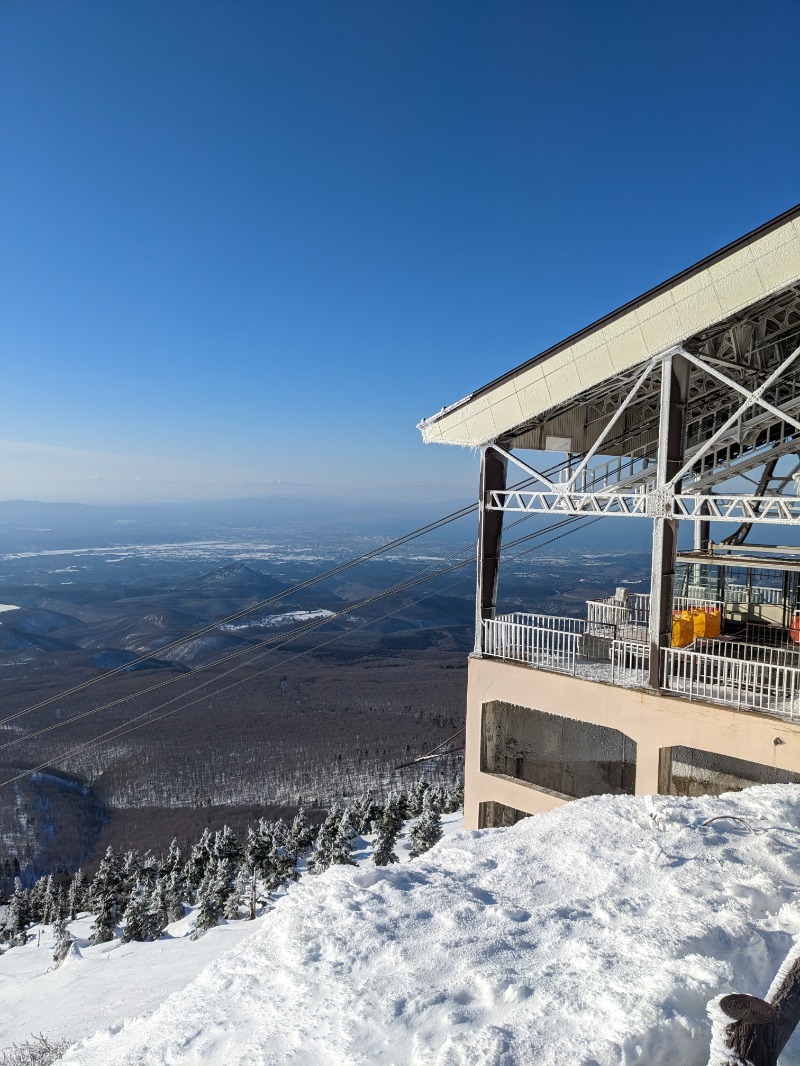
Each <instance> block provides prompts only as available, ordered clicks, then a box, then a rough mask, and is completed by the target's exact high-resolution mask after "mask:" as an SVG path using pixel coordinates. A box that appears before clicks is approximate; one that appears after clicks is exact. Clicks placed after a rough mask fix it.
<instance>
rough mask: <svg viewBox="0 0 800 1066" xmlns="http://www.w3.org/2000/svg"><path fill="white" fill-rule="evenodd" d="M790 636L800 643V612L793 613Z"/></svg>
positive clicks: (796, 642)
mask: <svg viewBox="0 0 800 1066" xmlns="http://www.w3.org/2000/svg"><path fill="white" fill-rule="evenodd" d="M789 636H790V637H791V638H792V640H793V641H794V642H795V644H800V614H795V615H792V625H791V627H790V629H789Z"/></svg>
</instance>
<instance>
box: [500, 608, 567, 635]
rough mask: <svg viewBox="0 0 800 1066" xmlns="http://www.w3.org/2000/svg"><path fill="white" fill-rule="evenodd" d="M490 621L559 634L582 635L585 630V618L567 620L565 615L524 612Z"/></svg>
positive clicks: (513, 613) (505, 615)
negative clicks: (533, 627) (554, 631)
mask: <svg viewBox="0 0 800 1066" xmlns="http://www.w3.org/2000/svg"><path fill="white" fill-rule="evenodd" d="M492 621H495V622H512V623H513V624H515V625H524V626H535V627H536V628H537V629H552V630H556V631H557V632H560V633H583V631H584V630H585V629H586V619H585V618H568V617H566V615H557V614H526V613H525V612H524V611H513V612H512V613H511V614H499V615H498V616H497V618H495V619H492Z"/></svg>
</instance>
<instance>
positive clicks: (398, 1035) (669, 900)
mask: <svg viewBox="0 0 800 1066" xmlns="http://www.w3.org/2000/svg"><path fill="white" fill-rule="evenodd" d="M731 815H735V816H737V817H739V818H744V819H745V820H746V823H747V824H744V823H742V822H741V821H735V820H731V817H730V816H731ZM717 816H724V818H723V819H722V820H717V821H714V822H712V823H711V824H709V825H704V824H703V823H704V821H705V820H707V819H709V818H712V817H717ZM799 837H800V788H796V787H789V786H772V787H761V788H755V789H751V790H749V791H748V792H745V793H739V794H736V795H730V796H727V797H723V798H720V799H712V798H708V799H702V800H679V799H675V798H670V797H656V798H652V799H651V798H642V799H634V798H628V797H600V798H595V799H591V800H583V801H579V802H575V803H572V804H569V805H568V806H565V807H563V808H561V809H560V810H558V811H555V812H553V813H551V814H547V815H542V816H539V817H537V818H533V819H528V820H526V821H523V822H521V823H519V824H518V825H517V826H515V827H513V828H512V829H506V830H488V831H484V832H482V833H461V834H456V835H455V836H452V837H450V838H448V839H445V840H444V841H442V842H441V843H440V844H439V845H438V846H437V847H436V848H434V849H433V850H432V851H431V852H429V853H428V854H427V855H425V856H423V857H421V858H420V859H418V860H415V861H414V862H412V863H410V864H404V865H401V866H395V867H389V868H385V869H376V868H374V867H368V866H364V867H361V868H360V869H357V870H353V869H347V868H333V869H331V870H330V871H328V872H327V873H325V874H323V875H322V876H320V877H306V878H303V880H302V881H301V882H300V883H299V885H298V886H296V888H294V889H293V890H292V891H291V892H290V893H289V894H288V895H287V896H286V897H285V898H284V899H282V900H281V901H280V903H279V905H278V906H277V907H276V908H275V909H274V911H272V912H271V913H270V914H269V915H268V916H267V917H266V918H265V920H264V922H263V924H262V925H261V928H260V929H258V930H257V931H256V932H255V933H254V934H253V935H252V936H249V937H247V938H246V939H244V940H243V941H242V942H241V943H240V944H239V945H238V946H237V947H235V948H234V949H233V950H231V951H230V952H228V953H227V954H225V955H223V956H221V957H219V958H218V959H216V961H214V962H212V963H210V964H209V965H208V966H207V967H206V968H205V969H204V970H203V971H202V972H201V973H199V974H198V976H197V978H196V979H195V980H194V981H193V982H192V983H191V984H189V985H188V986H187V987H185V988H183V989H182V990H180V991H178V992H175V993H174V994H173V995H171V996H170V997H168V998H167V999H166V1000H165V1002H164V1003H163V1004H162V1005H161V1006H160V1007H159V1008H158V1009H157V1010H156V1011H155V1012H154V1013H152V1014H151V1015H150V1016H148V1017H145V1018H140V1019H137V1020H135V1021H131V1022H128V1023H126V1024H125V1025H123V1026H121V1027H117V1028H115V1029H113V1030H107V1031H104V1032H100V1033H98V1034H96V1035H95V1036H94V1037H92V1038H90V1039H88V1040H87V1041H85V1042H84V1043H82V1044H80V1045H77V1046H75V1047H74V1048H73V1049H72V1050H71V1051H69V1052H68V1053H67V1055H66V1057H65V1058H64V1060H63V1061H64V1062H65V1063H71V1064H76V1063H77V1064H80V1066H115V1064H116V1066H122V1064H130V1066H133V1064H136V1066H165V1064H178V1063H180V1064H182V1066H190V1064H200V1063H202V1064H204V1066H212V1064H213V1066H245V1064H247V1066H267V1064H270V1066H272V1064H301V1063H302V1064H308V1066H312V1064H314V1066H334V1064H336V1066H343V1064H348V1066H351V1064H352V1066H357V1064H363V1066H366V1064H370V1066H373V1064H398V1066H399V1064H404V1066H405V1064H419V1066H422V1064H437V1066H462V1064H463V1066H479V1064H484V1066H490V1064H491V1066H512V1064H518V1066H528V1064H534V1063H535V1064H536V1066H549V1064H552V1066H556V1064H557V1066H607V1064H609V1066H610V1064H634V1063H638V1064H641V1066H645V1064H646V1066H667V1064H669V1066H675V1064H678V1063H680V1064H683V1066H693V1064H697V1066H704V1064H705V1063H706V1062H707V1059H708V1041H709V1028H708V1022H707V1016H706V1004H707V1003H708V1001H709V999H711V997H712V996H714V995H716V994H717V993H719V992H722V991H727V990H739V991H747V992H753V993H756V994H762V995H763V994H764V993H765V992H766V990H767V988H768V987H769V984H770V982H771V980H772V977H773V975H774V974H775V971H776V970H777V968H778V966H779V965H780V963H781V962H782V960H783V958H784V956H785V954H786V952H787V951H788V949H789V947H790V945H791V943H792V938H793V936H794V934H796V933H797V932H798V931H800V897H798V888H799V887H800V851H799V850H798V848H797V843H798V839H799ZM145 947H146V945H145ZM131 1007H132V1008H133V1007H134V1004H133V1003H132V1004H131ZM782 1062H783V1063H784V1064H785V1066H797V1064H800V1041H798V1040H797V1038H795V1040H794V1041H793V1044H792V1045H790V1048H789V1049H788V1050H787V1052H786V1053H785V1054H784V1056H783V1059H782Z"/></svg>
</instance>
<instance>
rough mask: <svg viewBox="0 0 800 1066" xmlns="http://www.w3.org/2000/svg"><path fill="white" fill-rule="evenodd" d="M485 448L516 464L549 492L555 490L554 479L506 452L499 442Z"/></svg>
mask: <svg viewBox="0 0 800 1066" xmlns="http://www.w3.org/2000/svg"><path fill="white" fill-rule="evenodd" d="M486 447H487V448H491V450H492V451H495V452H497V454H498V455H500V456H502V458H503V459H504V460H505V461H506V462H507V463H514V464H515V465H516V466H518V467H519V468H520V470H523V471H524V472H525V473H526V474H527V475H528V476H529V477H532V478H533V479H534V481H539V482H540V483H541V484H542V485H545V486H546V487H547V488H548V489H550V491H551V492H555V491H556V490H557V488H558V486H557V485H556V483H555V482H554V481H551V480H550V478H549V477H547V476H546V475H545V474H540V473H539V471H538V470H534V469H533V467H532V466H529V465H528V464H527V463H523V461H522V460H521V459H518V458H517V456H516V455H512V454H511V452H507V451H506V450H505V448H501V447H500V445H499V444H487V445H486Z"/></svg>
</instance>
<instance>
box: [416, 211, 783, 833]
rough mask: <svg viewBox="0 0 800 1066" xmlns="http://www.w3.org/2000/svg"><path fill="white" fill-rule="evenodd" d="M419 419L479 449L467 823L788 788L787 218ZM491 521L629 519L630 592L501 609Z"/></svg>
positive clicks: (441, 438)
mask: <svg viewBox="0 0 800 1066" xmlns="http://www.w3.org/2000/svg"><path fill="white" fill-rule="evenodd" d="M419 428H420V430H421V432H422V435H423V438H424V439H425V440H426V441H427V442H431V443H434V442H435V443H444V444H453V445H461V446H469V447H479V448H480V452H481V465H480V485H479V530H478V570H477V592H476V625H475V649H474V654H473V656H472V657H471V659H470V664H469V682H468V693H467V701H468V705H467V742H466V782H465V818H466V823H467V824H468V825H473V826H476V825H493V824H506V823H508V822H511V821H514V820H516V819H517V818H518V817H521V816H524V815H526V814H531V813H536V812H538V811H540V810H546V809H549V808H550V807H552V806H555V805H557V804H558V803H561V802H565V801H566V800H567V799H569V798H574V797H578V796H584V795H594V794H598V793H603V792H609V793H617V792H635V793H638V794H647V793H657V792H669V793H674V794H697V793H700V792H719V791H722V790H724V789H728V788H739V787H744V786H746V785H747V784H752V783H757V782H767V781H796V782H798V783H800V643H798V642H797V639H796V638H797V637H798V635H800V623H798V624H795V618H796V616H798V613H800V594H799V593H798V574H799V573H800V549H798V547H796V546H795V547H792V546H791V545H792V543H793V542H794V541H796V542H797V543H798V544H800V534H799V533H798V530H800V207H797V208H794V209H792V210H791V211H788V212H786V213H785V214H784V215H781V216H780V217H779V218H776V219H773V220H772V221H771V222H769V223H767V224H766V225H764V226H762V227H760V228H759V229H757V230H755V231H753V232H752V233H749V234H746V235H745V236H744V237H742V238H740V239H739V240H738V241H735V242H734V243H733V244H731V245H728V246H727V247H726V248H723V249H722V250H721V251H719V252H717V253H715V254H714V255H712V256H709V257H708V258H707V259H704V260H702V261H701V262H700V263H697V264H695V265H694V266H692V267H690V268H689V269H688V270H685V271H683V272H682V273H681V274H679V275H677V276H676V277H674V278H671V279H669V280H668V281H666V282H664V283H663V284H662V285H659V286H657V287H656V288H655V289H651V290H650V291H649V292H647V293H645V294H644V295H643V296H641V297H639V298H638V299H637V300H634V301H632V302H631V303H629V304H626V305H625V306H624V307H622V308H620V309H619V310H617V311H614V312H612V313H611V314H609V315H607V316H605V317H604V318H603V319H601V320H600V321H598V322H595V323H593V324H592V325H590V326H588V327H586V328H585V329H583V330H581V331H579V332H578V333H576V334H574V335H572V336H571V337H568V338H567V339H566V340H564V341H563V342H561V343H560V344H557V345H555V346H554V347H552V348H550V349H548V350H547V351H546V352H543V353H542V354H541V355H539V356H537V357H535V358H534V359H531V360H529V361H528V362H526V363H524V364H523V365H522V366H520V367H517V368H516V369H514V370H511V371H509V372H508V373H506V374H504V375H502V376H501V377H499V378H497V379H495V380H494V381H492V382H490V383H489V384H488V385H486V386H484V387H483V388H481V389H479V390H477V391H476V392H475V393H473V394H471V395H470V396H467V397H466V398H465V399H463V400H460V401H459V402H458V403H456V404H452V405H451V406H449V407H446V408H444V409H443V410H442V411H440V412H439V413H438V414H437V415H434V416H433V417H432V418H428V419H426V420H424V421H423V422H422V423H420V427H419ZM556 457H557V458H556ZM554 459H556V461H555V462H554ZM509 515H511V516H513V517H514V519H515V524H516V522H519V521H524V520H527V519H528V518H529V517H531V516H553V517H556V518H557V519H558V520H559V523H560V525H563V524H565V523H566V524H569V525H572V526H573V527H574V528H575V529H577V528H580V526H581V525H582V524H585V522H586V521H587V520H592V521H602V522H603V523H606V524H607V529H608V531H609V535H610V536H613V532H612V530H613V525H614V524H615V523H616V522H617V521H619V520H621V519H624V520H626V521H635V522H640V523H641V522H647V523H649V525H650V528H651V531H652V559H651V580H650V593H649V594H648V595H642V594H638V593H628V592H627V590H625V589H618V590H617V593H616V594H615V595H614V596H610V597H608V598H605V599H601V600H590V601H588V602H587V603H586V609H585V613H582V615H581V617H555V616H550V615H545V614H540V613H539V614H537V613H534V612H533V611H531V612H530V613H525V612H523V613H520V612H513V613H509V612H506V611H504V610H503V609H502V607H501V605H500V603H499V601H498V587H499V584H498V583H499V582H500V584H501V585H502V587H503V588H504V587H505V579H503V581H500V578H501V572H502V570H503V560H504V559H505V558H506V557H507V556H508V548H513V542H510V543H509V545H508V547H507V548H506V549H504V546H503V539H504V538H503V533H504V523H505V521H506V516H509ZM540 521H541V518H540ZM778 527H780V529H779V528H778ZM756 529H758V531H759V534H760V536H759V539H769V536H767V537H764V534H765V533H766V534H768V535H769V534H771V535H772V537H773V538H775V539H778V537H777V534H780V539H781V540H784V541H786V542H788V544H789V546H788V547H779V546H776V545H774V544H773V545H770V544H761V545H751V544H750V543H749V542H748V541H749V538H750V535H751V533H752V532H753V531H754V530H756ZM679 542H680V550H679ZM511 558H513V555H512V556H511ZM676 612H677V614H676Z"/></svg>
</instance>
